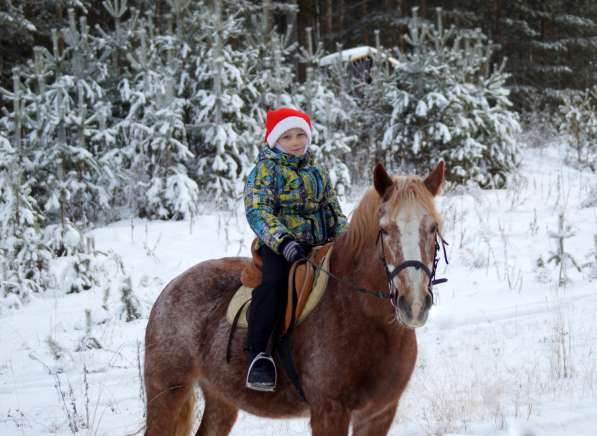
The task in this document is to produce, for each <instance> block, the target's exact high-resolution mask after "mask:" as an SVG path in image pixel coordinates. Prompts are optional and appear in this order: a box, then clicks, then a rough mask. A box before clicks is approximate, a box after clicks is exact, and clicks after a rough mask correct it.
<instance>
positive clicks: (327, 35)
mask: <svg viewBox="0 0 597 436" xmlns="http://www.w3.org/2000/svg"><path fill="white" fill-rule="evenodd" d="M323 16H324V26H323V33H324V37H323V40H324V41H325V47H326V48H327V49H331V48H332V39H333V38H332V31H333V28H332V0H325V9H324V12H323Z"/></svg>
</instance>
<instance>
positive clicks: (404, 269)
mask: <svg viewBox="0 0 597 436" xmlns="http://www.w3.org/2000/svg"><path fill="white" fill-rule="evenodd" d="M444 172H445V165H444V162H443V161H441V162H440V163H439V165H438V166H437V167H436V168H435V169H434V170H433V171H432V172H431V173H430V174H429V175H428V176H427V177H426V178H424V179H423V178H420V177H416V176H398V177H390V176H389V175H388V173H387V172H386V170H385V169H384V167H383V165H381V164H378V165H377V166H376V167H375V170H374V177H373V179H374V186H375V190H376V191H377V193H378V194H379V196H380V199H381V204H380V206H379V209H378V217H377V219H378V222H379V239H378V244H380V245H381V248H380V249H381V251H382V255H383V257H384V258H385V263H386V265H387V267H386V273H387V274H388V280H389V281H391V285H393V286H395V289H396V291H397V295H396V300H395V302H396V304H395V313H396V317H397V318H398V320H399V321H400V322H401V323H402V324H404V325H405V326H407V327H409V328H416V327H420V326H422V325H423V324H425V322H426V321H427V316H428V314H429V309H430V308H431V304H432V302H433V296H432V294H431V292H430V291H431V287H430V283H431V278H432V277H431V275H432V271H434V268H433V266H434V265H433V263H434V259H435V254H436V241H437V238H438V232H439V231H440V226H441V219H440V216H439V214H438V212H437V210H436V208H435V204H434V197H435V196H436V195H437V194H438V193H439V192H440V190H441V187H442V184H443V182H444Z"/></svg>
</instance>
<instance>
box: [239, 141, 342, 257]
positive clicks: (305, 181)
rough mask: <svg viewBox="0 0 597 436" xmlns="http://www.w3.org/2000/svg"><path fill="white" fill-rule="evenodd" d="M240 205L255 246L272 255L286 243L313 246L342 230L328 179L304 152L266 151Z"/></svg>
mask: <svg viewBox="0 0 597 436" xmlns="http://www.w3.org/2000/svg"><path fill="white" fill-rule="evenodd" d="M244 200H245V211H246V215H247V220H248V221H249V225H250V226H251V228H252V229H253V231H254V232H255V233H256V234H257V236H258V238H259V241H258V244H259V245H260V244H261V243H265V244H266V245H267V246H269V247H270V248H271V249H272V250H273V251H275V252H276V253H280V251H279V249H278V248H279V246H280V243H281V242H282V241H283V240H284V239H285V238H288V237H292V238H294V239H295V240H296V241H297V242H300V243H303V244H309V245H317V244H322V243H325V242H327V241H329V240H330V239H333V238H334V237H336V236H337V235H339V234H340V233H342V232H343V231H344V230H345V227H346V216H344V214H343V213H342V210H341V209H340V204H339V203H338V199H337V197H336V193H335V191H334V189H333V187H332V184H331V182H330V178H329V175H328V174H327V172H326V171H324V170H323V169H322V168H320V167H318V166H317V165H316V164H315V162H314V157H313V155H312V154H311V153H309V152H307V153H306V154H305V155H304V156H293V155H290V154H287V153H283V152H281V151H279V150H276V149H271V148H269V147H265V148H264V149H263V150H261V152H260V153H259V157H258V161H257V164H256V165H255V167H254V168H253V170H252V171H251V173H250V174H249V177H248V179H247V184H246V185H245V193H244Z"/></svg>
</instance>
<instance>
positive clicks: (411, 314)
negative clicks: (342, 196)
mask: <svg viewBox="0 0 597 436" xmlns="http://www.w3.org/2000/svg"><path fill="white" fill-rule="evenodd" d="M373 176H374V177H373V178H374V187H373V188H370V189H369V190H368V191H367V192H366V193H365V195H364V197H363V198H362V199H361V201H360V203H359V205H358V206H357V208H356V209H355V211H354V212H353V216H352V219H351V221H350V223H349V225H348V229H347V231H346V232H345V233H344V234H342V235H341V236H339V237H338V238H337V239H336V241H335V246H334V250H333V253H332V257H331V260H330V267H329V268H330V273H331V274H333V275H334V276H336V278H335V279H332V278H330V281H329V284H328V289H327V291H326V293H325V294H324V296H323V298H322V300H321V301H320V302H319V305H318V306H317V307H316V308H315V309H314V310H313V312H312V313H311V314H310V315H309V316H308V317H307V318H306V319H305V320H304V321H303V322H302V323H301V324H300V325H299V326H297V327H296V328H295V329H294V331H293V333H292V335H293V338H292V354H293V360H294V366H295V368H296V371H297V373H298V374H299V376H300V380H301V383H302V388H303V391H304V394H305V400H303V399H302V398H301V397H300V395H299V394H298V392H297V390H296V389H295V388H294V386H293V385H292V384H291V382H290V380H289V379H288V378H287V377H286V376H285V375H284V374H282V373H281V371H279V376H278V385H277V389H276V391H275V392H273V393H266V392H257V391H252V390H249V389H247V388H245V376H246V369H247V363H248V362H247V356H246V354H245V352H244V351H243V345H244V335H243V334H240V333H241V332H246V330H244V331H238V332H237V333H236V335H235V338H234V341H233V342H232V344H231V347H232V348H231V350H232V359H231V361H230V363H229V364H227V363H226V360H225V356H226V347H227V340H228V335H229V332H230V325H229V324H228V322H227V321H226V308H227V305H228V302H229V301H230V299H231V297H232V295H233V294H234V292H235V291H236V290H237V289H238V287H239V286H240V284H241V283H240V273H241V270H242V269H243V268H244V266H245V265H246V263H247V262H248V260H247V259H246V258H238V257H227V258H222V259H215V260H208V261H206V262H202V263H200V264H198V265H195V266H194V267H192V268H190V269H189V270H187V271H186V272H184V273H182V274H181V275H179V276H178V277H176V278H175V279H174V280H172V281H171V282H170V283H169V284H168V285H167V286H166V288H165V289H164V290H163V291H162V293H161V295H160V296H159V298H158V299H157V301H156V302H155V304H154V306H153V309H152V311H151V315H150V317H149V323H148V325H147V331H146V335H145V387H146V397H147V422H146V427H145V431H146V432H145V434H146V435H151V436H155V435H163V436H170V435H187V434H189V433H190V431H191V430H192V427H193V423H194V417H195V408H194V405H195V395H194V390H193V389H194V386H195V385H199V387H200V388H201V390H202V392H203V397H204V399H205V409H204V412H203V416H202V419H201V424H200V426H199V430H198V431H197V433H196V434H197V435H226V434H228V433H229V432H230V430H231V428H232V426H233V425H234V422H235V420H236V417H237V414H238V411H239V410H244V411H247V412H249V413H251V414H254V415H258V416H264V417H270V418H290V417H300V416H310V424H311V429H312V434H313V435H316V436H332V435H347V434H348V432H349V427H350V425H351V424H352V428H353V434H354V435H355V436H362V435H385V434H387V432H388V430H389V428H390V426H391V424H392V421H393V419H394V415H395V412H396V409H397V407H398V400H399V399H400V395H401V394H402V392H403V391H404V389H405V387H406V385H407V383H408V380H409V379H410V377H411V374H412V372H413V369H414V367H415V360H416V357H417V341H416V336H415V331H414V329H415V328H416V327H420V326H422V325H423V324H424V323H425V321H426V320H427V315H428V312H429V309H430V307H431V304H432V301H433V300H432V295H431V286H430V283H431V279H430V277H429V275H430V273H429V272H430V269H433V270H435V268H434V265H433V264H434V257H435V249H436V236H437V234H438V232H439V230H440V226H441V219H440V216H439V214H438V212H437V210H436V207H435V205H434V196H435V195H437V194H438V193H439V191H440V189H441V186H442V184H443V181H444V163H443V161H442V162H440V163H439V165H438V166H437V167H436V168H435V169H434V170H433V171H432V172H431V173H430V174H429V175H428V176H427V177H426V178H425V179H423V178H421V177H417V176H398V177H393V178H392V177H390V176H389V175H388V174H387V173H386V170H385V169H384V168H383V166H382V165H379V164H378V165H377V166H376V168H375V170H374V174H373ZM404 264H406V266H404ZM396 266H398V268H396ZM392 270H394V272H395V274H392V273H391V271H392ZM349 284H350V285H349ZM351 286H353V287H354V286H358V287H361V288H366V289H370V290H379V289H382V290H385V291H388V290H390V291H391V290H394V291H395V294H394V296H393V300H388V299H382V298H376V297H375V296H371V295H367V294H366V293H362V292H354V289H353V288H352V287H351ZM392 302H393V303H394V304H391V303H392Z"/></svg>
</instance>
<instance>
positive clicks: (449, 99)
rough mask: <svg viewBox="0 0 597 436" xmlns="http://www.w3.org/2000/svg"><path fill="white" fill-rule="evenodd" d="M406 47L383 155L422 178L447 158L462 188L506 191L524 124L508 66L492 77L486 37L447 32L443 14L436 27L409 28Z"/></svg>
mask: <svg viewBox="0 0 597 436" xmlns="http://www.w3.org/2000/svg"><path fill="white" fill-rule="evenodd" d="M408 42H409V44H410V45H411V46H412V47H413V52H412V53H410V54H406V55H401V56H400V65H399V66H398V67H397V68H396V74H395V79H394V83H389V84H388V86H387V88H386V92H385V95H386V102H387V103H388V104H389V105H390V106H391V107H392V108H393V110H392V114H391V117H390V120H389V124H388V127H387V128H386V132H385V135H384V144H385V147H386V148H391V149H392V148H395V149H396V150H397V151H398V153H397V155H396V157H397V158H398V159H400V160H402V161H403V163H405V164H406V165H407V166H412V167H414V168H417V169H418V170H421V168H425V167H430V166H431V165H432V164H433V162H435V161H437V159H439V158H443V159H444V160H445V161H446V163H447V168H448V179H449V180H451V181H453V182H456V183H465V182H467V181H469V180H474V181H476V182H477V183H479V184H480V185H481V186H503V185H504V183H505V182H506V179H507V176H508V173H509V172H510V171H512V170H513V169H514V168H515V167H516V165H517V164H518V148H517V144H516V141H515V140H514V136H513V135H514V134H515V133H516V132H518V131H519V124H518V121H517V119H518V117H517V115H516V114H515V113H513V112H512V111H511V106H512V105H511V103H510V101H509V99H508V91H507V89H506V88H505V82H506V79H507V77H508V76H507V75H506V74H505V73H503V64H502V66H501V67H500V68H497V69H496V70H494V71H493V72H491V73H489V71H488V62H489V59H490V57H491V46H490V45H489V44H488V43H487V41H486V39H485V37H484V35H483V34H482V33H481V32H479V31H467V32H463V31H459V30H457V29H455V28H450V29H445V28H444V27H443V24H442V19H441V11H438V23H437V25H436V26H429V25H426V24H424V23H422V22H418V21H417V20H412V21H411V24H410V32H409V37H408Z"/></svg>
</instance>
